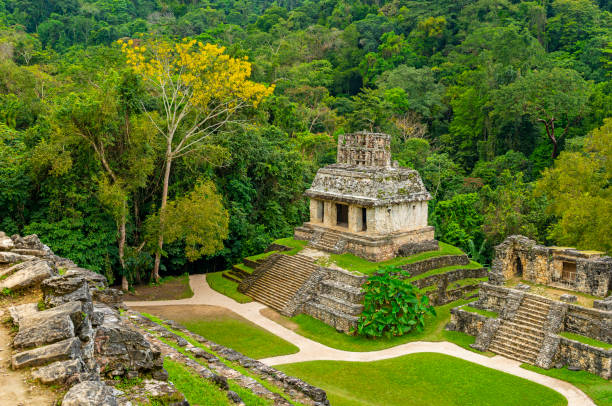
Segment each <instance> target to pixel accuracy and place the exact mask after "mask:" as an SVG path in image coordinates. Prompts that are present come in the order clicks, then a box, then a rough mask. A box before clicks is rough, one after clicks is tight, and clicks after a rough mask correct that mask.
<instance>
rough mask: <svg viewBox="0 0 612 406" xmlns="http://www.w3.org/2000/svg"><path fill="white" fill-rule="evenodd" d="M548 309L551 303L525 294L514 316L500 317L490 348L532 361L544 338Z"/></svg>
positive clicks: (496, 352)
mask: <svg viewBox="0 0 612 406" xmlns="http://www.w3.org/2000/svg"><path fill="white" fill-rule="evenodd" d="M549 312H550V304H548V303H546V302H544V301H540V300H538V299H536V298H533V297H528V296H525V297H524V298H523V300H522V302H521V305H520V306H519V308H518V310H517V312H516V313H515V315H514V317H513V318H512V319H510V320H503V321H502V325H501V326H500V327H499V329H497V332H496V333H495V336H494V337H493V340H492V342H491V346H490V347H489V351H491V352H494V353H495V354H499V355H503V356H504V357H507V358H512V359H515V360H517V361H521V362H526V363H529V364H532V365H533V364H535V361H536V359H537V357H538V354H539V353H540V350H541V347H542V343H543V341H544V336H545V332H544V325H545V324H546V319H547V317H548V313H549Z"/></svg>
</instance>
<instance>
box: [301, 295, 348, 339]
mask: <svg viewBox="0 0 612 406" xmlns="http://www.w3.org/2000/svg"><path fill="white" fill-rule="evenodd" d="M303 311H304V313H305V314H307V315H309V316H312V317H314V318H315V319H319V320H321V321H323V322H325V323H326V324H328V325H330V326H332V327H334V328H335V329H336V330H338V331H342V332H349V331H351V330H353V329H355V328H356V326H357V320H358V319H359V318H358V317H356V316H351V315H349V314H346V313H343V312H341V311H339V310H335V309H332V308H329V307H327V306H325V305H323V304H321V303H315V302H306V303H305V304H304V306H303Z"/></svg>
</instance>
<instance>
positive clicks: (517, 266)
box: [514, 255, 523, 277]
mask: <svg viewBox="0 0 612 406" xmlns="http://www.w3.org/2000/svg"><path fill="white" fill-rule="evenodd" d="M514 274H515V275H516V276H521V277H522V276H523V263H522V262H521V259H520V258H519V256H518V255H517V256H516V257H515V258H514Z"/></svg>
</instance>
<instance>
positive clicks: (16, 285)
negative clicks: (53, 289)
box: [0, 261, 54, 290]
mask: <svg viewBox="0 0 612 406" xmlns="http://www.w3.org/2000/svg"><path fill="white" fill-rule="evenodd" d="M53 275H54V271H53V268H51V266H49V264H48V263H47V262H46V261H29V262H28V263H27V265H24V266H23V267H21V269H19V270H18V271H16V272H14V273H13V274H12V275H9V276H8V277H7V278H6V279H4V280H2V281H0V290H2V289H5V288H6V289H10V290H20V289H24V288H28V287H30V286H34V285H38V284H39V283H41V282H42V281H44V280H45V279H47V278H50V277H52V276H53Z"/></svg>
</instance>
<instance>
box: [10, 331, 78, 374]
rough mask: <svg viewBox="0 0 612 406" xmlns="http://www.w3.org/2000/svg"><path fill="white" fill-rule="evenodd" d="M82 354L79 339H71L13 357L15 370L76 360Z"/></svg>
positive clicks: (12, 361)
mask: <svg viewBox="0 0 612 406" xmlns="http://www.w3.org/2000/svg"><path fill="white" fill-rule="evenodd" d="M80 352H81V342H80V341H79V339H78V338H76V337H75V338H69V339H67V340H64V341H60V342H58V343H55V344H50V345H47V346H44V347H39V348H35V349H33V350H29V351H24V352H20V353H18V354H15V355H13V357H12V359H11V363H12V366H13V369H19V368H24V367H32V366H39V365H44V364H47V363H49V362H54V361H63V360H69V359H75V358H77V357H78V356H79V354H80Z"/></svg>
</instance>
